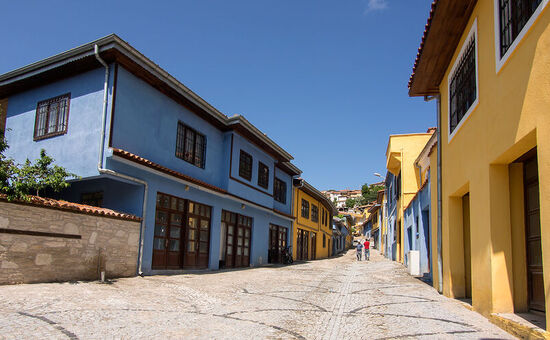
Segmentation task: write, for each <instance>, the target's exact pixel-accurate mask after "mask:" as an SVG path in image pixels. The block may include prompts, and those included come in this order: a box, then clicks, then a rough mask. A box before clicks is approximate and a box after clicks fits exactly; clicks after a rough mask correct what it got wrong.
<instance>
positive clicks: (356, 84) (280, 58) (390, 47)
mask: <svg viewBox="0 0 550 340" xmlns="http://www.w3.org/2000/svg"><path fill="white" fill-rule="evenodd" d="M167 3H168V2H166V4H164V2H161V1H156V2H155V1H132V2H130V1H127V2H123V1H108V2H107V1H51V2H50V1H6V2H4V3H3V5H2V13H3V15H2V20H0V32H3V34H2V52H1V54H0V74H1V73H5V72H8V71H10V70H12V69H15V68H18V67H21V66H24V65H26V64H29V63H31V62H35V61H38V60H40V59H43V58H46V57H48V56H51V55H54V54H57V53H59V52H62V51H65V50H68V49H70V48H73V47H76V46H78V45H81V44H84V43H87V42H89V41H92V40H94V39H97V38H99V37H102V36H105V35H107V34H110V33H116V34H118V35H119V36H120V37H121V38H122V39H124V40H126V41H128V42H129V43H130V44H131V45H132V46H134V47H135V48H137V49H138V50H139V51H141V52H142V53H143V54H145V55H146V56H147V57H148V58H150V59H151V60H153V61H154V62H155V63H157V64H159V65H160V66H161V67H162V68H164V69H165V70H167V71H168V72H170V73H171V74H172V75H173V76H175V77H176V78H177V79H178V80H180V81H181V82H182V83H184V84H185V85H187V86H188V87H190V88H191V89H192V90H193V91H195V92H197V93H198V94H199V95H200V96H201V97H203V98H204V99H205V100H207V101H208V102H210V103H211V104H212V105H214V106H215V107H216V108H218V109H219V110H220V111H221V112H223V113H225V114H227V115H229V116H231V115H233V114H235V113H239V114H242V115H244V116H245V117H247V119H248V120H249V121H250V122H252V123H253V124H255V125H256V126H257V127H258V128H259V129H261V130H262V131H263V132H264V133H267V134H268V135H269V136H270V137H271V138H272V139H274V140H275V141H276V142H277V143H278V144H279V145H281V146H282V147H283V148H285V149H286V150H287V151H288V152H290V153H291V154H292V155H293V156H294V158H295V161H294V163H295V164H296V165H297V166H298V167H300V168H301V169H302V170H303V171H304V174H303V177H304V178H305V179H306V180H308V181H309V182H310V183H311V184H313V185H314V186H316V187H317V188H318V189H320V190H323V189H332V188H333V189H345V188H359V187H360V186H361V185H362V184H363V183H365V182H367V183H373V182H376V181H378V178H377V177H374V176H373V175H372V174H373V172H379V173H381V174H383V175H384V174H385V151H386V145H387V141H388V136H389V135H390V134H398V133H410V132H424V131H425V130H426V129H427V128H428V127H430V126H434V125H435V105H434V104H433V103H424V101H423V100H422V98H409V97H408V95H407V81H408V79H409V76H410V73H411V70H412V66H413V63H414V59H415V56H416V53H417V49H418V46H419V43H420V39H421V36H422V32H423V30H424V25H425V23H426V19H427V16H428V13H429V9H430V4H431V0H412V1H411V0H344V1H343V0H338V1H337V0H332V1H326V0H300V1H297V0H278V1H267V0H265V1H262V0H246V1H245V0H232V1H227V0H200V1H199V0H197V1H191V0H184V1H178V2H176V1H173V2H171V3H173V4H167ZM54 4H55V5H54Z"/></svg>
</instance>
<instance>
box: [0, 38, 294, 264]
mask: <svg viewBox="0 0 550 340" xmlns="http://www.w3.org/2000/svg"><path fill="white" fill-rule="evenodd" d="M0 98H6V99H7V112H6V114H5V116H4V119H5V126H6V128H7V131H6V138H7V140H8V143H9V145H10V148H9V150H8V154H7V156H9V157H13V158H14V159H15V160H16V161H17V162H20V163H22V162H24V161H25V159H26V158H29V159H36V158H37V157H38V155H39V152H40V149H46V151H47V152H48V154H49V155H51V156H52V157H53V158H54V159H55V160H56V163H57V164H59V165H61V166H64V167H66V168H67V169H68V170H69V171H71V172H73V173H76V174H77V175H79V176H80V177H81V179H79V180H77V181H74V182H73V183H72V185H71V187H70V189H69V190H67V191H65V192H62V193H61V194H60V197H59V198H61V199H65V200H68V201H72V202H81V203H84V204H91V205H96V206H102V207H106V208H110V209H114V210H118V211H122V212H126V213H130V214H134V215H137V216H142V226H141V235H140V240H139V242H140V256H139V261H138V263H139V265H138V268H137V271H138V272H139V273H144V274H155V273H161V272H165V271H166V270H181V269H187V268H190V269H199V268H209V269H218V268H220V267H247V266H257V265H262V264H264V263H266V262H267V261H268V251H269V250H270V249H272V248H274V247H275V248H277V247H279V245H280V244H288V240H290V237H291V235H292V233H291V228H292V227H293V226H292V221H293V216H292V190H291V189H292V178H293V177H296V176H298V175H299V174H300V173H301V171H300V170H299V169H298V168H297V167H295V166H294V165H293V164H291V160H292V159H293V158H292V156H291V155H290V154H289V153H288V152H286V151H285V150H283V149H282V148H281V147H280V146H279V145H277V144H276V143H275V142H274V141H272V140H271V139H270V138H268V137H267V136H266V135H265V134H263V133H262V132H261V131H259V130H258V129H257V128H256V127H255V126H253V125H252V124H251V123H250V122H248V121H247V120H246V119H245V118H244V117H242V116H240V115H235V116H232V117H227V116H226V115H224V114H222V113H221V112H219V111H218V110H216V109H215V108H214V107H212V106H211V105H210V104H208V103H207V102H206V101H205V100H203V99H202V98H201V97H200V96H198V95H197V94H196V93H194V92H192V91H191V90H190V89H188V88H187V87H186V86H185V85H183V84H182V83H180V82H179V81H178V80H176V79H175V78H174V77H172V76H171V75H170V74H168V73H167V72H166V71H164V70H163V69H162V68H160V67H159V66H158V65H156V64H155V63H153V62H152V61H151V60H149V59H147V58H146V57H145V56H143V55H142V54H141V53H140V52H139V51H137V50H136V49H134V48H133V47H132V46H130V45H129V44H128V43H126V42H125V41H123V40H122V39H120V38H119V37H117V36H116V35H109V36H107V37H104V38H101V39H98V40H96V41H93V42H91V43H88V44H85V45H82V46H79V47H76V48H73V49H71V50H69V51H66V52H63V53H61V54H58V55H55V56H53V57H50V58H47V59H44V60H41V61H39V62H36V63H33V64H30V65H28V66H25V67H22V68H20V69H17V70H14V71H12V72H9V73H6V74H4V75H1V76H0ZM243 100H245V99H244V98H243ZM0 117H2V116H1V115H0ZM0 126H2V125H1V124H0ZM273 230H276V232H272V231H273ZM281 239H282V240H281ZM278 250H279V251H281V249H278ZM269 259H270V260H273V261H276V260H277V257H274V258H269Z"/></svg>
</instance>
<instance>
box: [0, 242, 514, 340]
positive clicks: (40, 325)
mask: <svg viewBox="0 0 550 340" xmlns="http://www.w3.org/2000/svg"><path fill="white" fill-rule="evenodd" d="M374 252H376V251H374ZM0 313H1V314H0V338H5V339H23V338H28V339H30V338H33V339H36V338H60V339H61V338H72V339H89V338H95V339H99V338H151V337H153V338H184V337H185V338H211V339H212V338H249V339H250V338H299V339H358V338H364V339H388V338H434V339H435V338H437V339H440V338H472V339H474V338H477V339H478V338H485V339H487V338H493V339H497V338H498V339H502V338H510V336H509V335H508V334H507V333H505V332H504V331H502V330H500V329H499V328H498V327H496V326H494V325H492V324H491V323H489V321H487V320H486V319H485V318H484V317H482V316H481V315H479V314H477V313H475V312H472V311H469V310H467V309H466V308H464V307H463V306H462V305H461V304H460V303H459V302H457V301H455V300H451V299H447V298H444V297H442V296H440V295H439V294H438V293H437V292H436V291H435V290H434V289H432V288H431V287H429V286H427V285H425V284H424V283H422V282H420V281H419V280H417V279H415V278H412V277H410V276H409V275H407V274H406V272H405V270H404V268H403V267H402V266H401V265H399V264H396V263H393V262H391V261H388V260H386V259H384V258H382V257H381V256H380V255H376V254H374V256H373V258H372V261H370V262H357V261H355V254H354V251H349V252H348V253H347V254H345V255H343V256H341V257H337V258H333V259H329V260H319V261H313V262H309V263H302V264H296V265H292V266H287V267H264V268H256V269H246V270H234V271H225V272H224V271H219V272H205V273H199V274H186V275H174V276H153V277H145V278H140V277H137V278H130V279H120V280H117V281H116V282H113V283H112V284H100V283H97V282H86V283H83V282H79V283H61V284H57V283H51V284H33V285H16V286H1V287H0Z"/></svg>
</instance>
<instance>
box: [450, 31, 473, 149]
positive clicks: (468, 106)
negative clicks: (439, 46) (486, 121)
mask: <svg viewBox="0 0 550 340" xmlns="http://www.w3.org/2000/svg"><path fill="white" fill-rule="evenodd" d="M476 31H477V21H475V22H474V24H473V25H472V29H471V31H470V33H469V34H468V37H467V38H466V40H465V42H464V45H463V46H462V49H461V51H460V54H459V55H458V57H457V59H456V61H455V64H454V65H453V68H452V70H451V72H450V75H449V78H448V86H449V141H450V140H451V139H452V138H453V136H454V132H455V131H456V130H457V128H458V127H459V126H460V125H461V124H462V122H464V120H465V119H466V117H467V116H468V115H469V114H470V112H471V110H472V109H473V108H474V107H475V104H476V103H477V100H478V84H477V45H476V40H477V33H476Z"/></svg>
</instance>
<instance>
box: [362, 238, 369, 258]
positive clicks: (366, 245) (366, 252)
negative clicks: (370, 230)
mask: <svg viewBox="0 0 550 340" xmlns="http://www.w3.org/2000/svg"><path fill="white" fill-rule="evenodd" d="M363 246H364V247H365V259H366V260H367V261H370V242H369V240H368V239H366V240H365V243H364V244H363Z"/></svg>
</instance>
